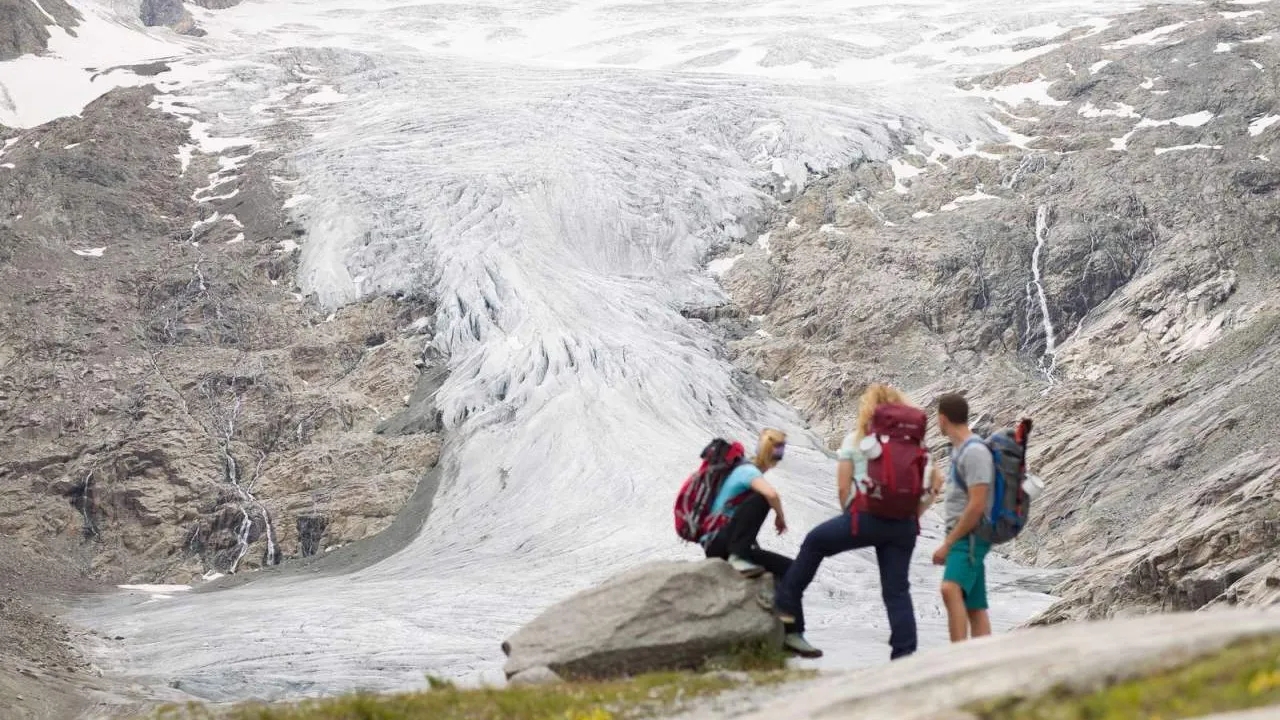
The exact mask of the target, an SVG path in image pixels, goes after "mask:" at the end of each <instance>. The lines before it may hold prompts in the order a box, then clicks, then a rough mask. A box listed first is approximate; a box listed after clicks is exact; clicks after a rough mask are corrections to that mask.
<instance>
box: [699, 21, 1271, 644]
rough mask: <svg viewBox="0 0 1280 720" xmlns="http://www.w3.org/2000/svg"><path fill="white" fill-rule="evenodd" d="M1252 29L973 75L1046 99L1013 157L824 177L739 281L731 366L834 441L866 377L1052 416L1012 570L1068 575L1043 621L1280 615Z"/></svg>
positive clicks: (1021, 118) (1261, 143)
mask: <svg viewBox="0 0 1280 720" xmlns="http://www.w3.org/2000/svg"><path fill="white" fill-rule="evenodd" d="M1256 10H1257V12H1253V13H1243V14H1236V13H1229V12H1228V13H1226V14H1224V13H1223V12H1222V8H1219V7H1217V6H1173V7H1161V8H1156V9H1150V10H1146V11H1143V12H1140V13H1136V14H1132V15H1129V16H1126V17H1122V18H1120V19H1118V20H1117V21H1116V22H1115V23H1114V24H1112V25H1111V26H1110V27H1108V28H1107V29H1106V30H1104V31H1102V32H1099V33H1096V34H1092V35H1090V34H1085V33H1076V34H1075V36H1074V39H1071V40H1069V41H1067V42H1065V43H1064V44H1063V45H1062V47H1061V48H1059V49H1057V50H1054V51H1052V52H1050V53H1047V54H1045V55H1043V56H1041V57H1038V58H1036V59H1034V60H1032V61H1029V62H1027V63H1025V64H1023V65H1020V66H1018V67H1015V68H1011V69H1009V70H1007V71H1004V72H1001V73H996V74H994V75H992V76H989V77H986V78H980V79H978V80H977V81H976V82H975V83H974V85H973V86H971V87H970V88H969V89H971V90H973V91H975V92H979V93H980V92H983V91H985V90H990V89H993V88H998V87H1001V88H1007V87H1010V86H1018V85H1022V84H1024V83H1034V82H1037V81H1039V80H1040V79H1043V80H1044V81H1047V82H1048V83H1049V85H1048V91H1047V92H1048V98H1047V99H1042V100H1041V102H1038V103H1037V102H1025V103H1022V104H1020V105H1015V106H1009V105H1004V104H1000V103H998V102H993V103H992V104H991V105H990V107H989V108H988V113H989V114H990V116H991V117H992V118H993V119H995V120H996V121H997V122H998V123H999V124H1001V125H1003V126H1006V127H1007V128H1009V129H1010V130H1012V133H1010V134H1008V135H1006V138H1008V137H1013V138H1014V140H1010V141H1009V142H1004V143H1001V142H999V141H996V142H992V143H990V144H988V145H986V146H985V147H983V148H981V153H978V152H976V151H970V152H967V153H962V154H960V155H959V156H955V155H954V154H953V153H952V154H949V153H951V151H948V150H946V148H945V146H944V145H942V144H936V145H937V146H936V147H935V145H931V144H930V143H929V142H928V140H927V139H924V138H921V139H917V140H916V141H915V143H914V144H913V145H912V146H911V147H910V148H904V149H903V152H902V155H901V157H900V158H899V159H898V161H897V163H896V164H895V165H889V164H886V163H874V162H867V163H862V164H859V165H857V166H855V167H853V168H849V169H846V170H843V171H840V172H836V173H833V174H831V175H830V176H828V177H825V178H820V179H818V180H817V181H816V182H814V183H813V184H812V185H810V186H809V188H808V189H807V190H806V191H805V192H804V193H803V194H801V195H800V196H798V197H797V198H795V199H794V200H792V201H790V202H788V203H787V204H786V205H785V206H784V207H783V212H781V213H780V214H779V216H778V217H776V218H775V219H774V221H773V222H772V223H771V224H770V226H769V227H767V228H765V229H766V230H767V231H768V232H769V233H770V240H769V243H768V250H767V251H762V250H760V249H755V248H753V249H748V250H747V251H746V253H745V255H744V256H743V257H742V258H741V259H740V260H739V261H738V262H737V263H736V264H735V265H734V266H733V267H732V269H731V270H730V271H729V272H728V273H726V275H725V276H724V280H725V286H726V288H727V289H728V290H729V292H730V293H731V295H732V297H733V299H734V301H735V303H736V304H737V305H738V306H739V307H740V308H742V309H743V310H744V311H745V312H746V313H749V314H751V315H756V316H763V318H762V319H761V320H760V322H759V323H758V325H757V326H756V329H758V330H761V331H763V332H752V333H749V334H747V335H745V336H743V337H741V338H740V339H736V340H733V341H732V342H731V343H730V348H731V352H732V353H733V355H734V357H735V361H736V362H737V363H738V364H739V366H740V367H742V368H743V369H744V370H748V371H752V372H755V373H758V374H759V375H760V376H761V377H762V378H763V379H765V380H766V381H770V382H772V383H773V388H774V390H775V392H777V393H778V394H779V395H781V396H782V397H783V398H785V399H787V400H789V401H791V402H792V403H793V404H795V405H796V406H797V407H799V408H800V409H801V411H802V412H803V413H805V415H806V417H807V418H808V419H809V420H810V421H811V422H812V423H813V424H814V425H815V426H817V427H818V428H820V429H821V430H822V431H824V432H825V433H826V434H827V435H828V439H829V440H830V441H831V442H832V443H835V442H838V440H839V438H840V437H841V436H842V435H843V433H844V432H846V431H847V429H848V426H849V424H850V422H851V419H852V417H853V416H854V414H855V412H856V407H855V405H856V402H857V398H858V395H859V394H860V392H861V390H862V388H863V387H864V386H865V385H866V383H868V382H871V381H876V380H888V381H891V382H894V383H896V384H899V385H900V386H903V387H904V388H906V389H908V390H910V391H912V392H913V393H914V395H915V397H916V398H917V399H918V400H919V401H920V402H925V403H927V402H931V401H932V400H933V398H935V397H936V396H937V395H938V394H939V393H941V392H944V391H948V390H953V389H957V388H963V389H965V390H967V391H968V393H969V395H970V397H971V398H972V404H973V406H974V408H975V410H976V411H977V412H978V413H979V414H980V415H982V416H983V418H984V420H986V421H989V422H994V423H1000V424H1004V423H1011V422H1013V421H1014V420H1015V419H1016V418H1017V417H1018V416H1019V415H1023V414H1029V415H1030V416H1032V417H1033V418H1035V419H1036V421H1037V426H1036V427H1037V429H1036V431H1035V433H1034V434H1033V438H1032V450H1031V456H1030V462H1031V464H1032V466H1033V468H1034V469H1035V470H1036V471H1037V472H1039V473H1041V474H1042V475H1044V476H1045V478H1046V479H1047V482H1048V487H1047V490H1046V493H1045V495H1044V497H1043V499H1042V500H1041V501H1040V502H1039V503H1038V504H1037V506H1036V509H1035V519H1034V522H1033V524H1032V526H1031V527H1030V528H1029V529H1028V530H1027V532H1026V533H1024V536H1023V537H1022V538H1020V539H1019V540H1018V541H1017V542H1016V543H1014V544H1012V545H1011V546H1010V547H1009V550H1010V551H1011V552H1013V553H1014V554H1016V555H1017V556H1018V557H1019V558H1020V559H1022V560H1024V561H1027V562H1031V563H1035V564H1039V565H1043V566H1046V567H1054V568H1063V567H1070V568H1074V570H1073V571H1072V574H1071V575H1070V576H1069V578H1068V579H1067V580H1066V581H1065V583H1064V584H1063V585H1062V586H1060V587H1058V588H1057V589H1056V592H1057V593H1058V594H1060V595H1062V596H1063V598H1064V599H1063V601H1062V603H1060V604H1059V605H1058V606H1057V607H1055V608H1054V609H1052V610H1051V611H1050V612H1049V613H1048V614H1047V615H1046V616H1045V618H1044V619H1045V621H1052V620H1064V619H1079V618H1096V617H1108V616H1110V615H1112V614H1115V613H1118V612H1120V613H1144V612H1152V611H1159V610H1181V609H1194V608H1199V607H1203V606H1205V605H1208V604H1232V603H1249V604H1263V603H1272V602H1276V601H1277V600H1280V565H1278V564H1277V563H1276V561H1275V560H1274V556H1275V553H1276V550H1277V549H1280V461H1277V460H1276V458H1277V457H1280V440H1278V439H1277V438H1276V435H1275V433H1274V431H1273V430H1272V429H1271V427H1270V425H1271V421H1270V418H1272V417H1274V416H1275V415H1276V412H1277V410H1280V400H1277V399H1276V398H1275V397H1274V393H1272V392H1271V390H1270V389H1271V388H1273V387H1275V386H1276V385H1277V384H1278V383H1280V334H1278V333H1277V332H1276V329H1277V328H1278V327H1280V291H1278V290H1277V287H1276V284H1275V280H1274V277H1275V273H1276V272H1277V270H1280V240H1277V238H1280V195H1278V194H1277V189H1280V173H1277V171H1276V170H1275V165H1274V163H1273V161H1280V124H1277V125H1268V124H1266V123H1268V122H1272V120H1268V118H1271V117H1272V116H1275V115H1280V97H1278V96H1277V89H1276V86H1275V84H1274V82H1273V81H1272V79H1271V73H1272V71H1273V69H1275V68H1280V48H1277V46H1276V44H1275V43H1274V42H1262V41H1258V42H1246V41H1250V40H1258V39H1259V38H1265V37H1267V36H1268V35H1271V36H1274V35H1275V34H1276V33H1277V31H1280V11H1277V10H1276V9H1275V8H1272V7H1270V6H1269V5H1259V6H1257V8H1256ZM1161 27H1169V28H1172V29H1171V30H1170V31H1169V33H1168V35H1167V36H1166V37H1163V38H1162V39H1160V40H1159V41H1158V42H1152V43H1142V42H1135V43H1125V42H1124V41H1126V40H1127V39H1129V38H1131V37H1133V36H1135V35H1137V34H1139V33H1143V32H1146V31H1149V30H1152V29H1154V28H1161ZM1018 135H1020V136H1021V137H1020V138H1018V137H1017V136H1018ZM1015 141H1016V144H1015ZM961 144H963V143H961ZM895 167H896V172H895ZM734 252H737V250H735V251H734ZM1051 350H1052V352H1051ZM939 449H940V448H939Z"/></svg>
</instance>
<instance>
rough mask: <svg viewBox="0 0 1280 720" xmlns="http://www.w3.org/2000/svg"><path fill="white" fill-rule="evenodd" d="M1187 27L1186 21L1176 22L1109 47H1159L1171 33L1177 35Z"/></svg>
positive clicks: (1114, 43)
mask: <svg viewBox="0 0 1280 720" xmlns="http://www.w3.org/2000/svg"><path fill="white" fill-rule="evenodd" d="M1186 26H1187V23H1186V22H1185V21H1184V22H1176V23H1174V24H1172V25H1163V26H1161V27H1158V28H1156V29H1155V30H1148V31H1147V32H1144V33H1142V34H1140V35H1134V36H1133V37H1131V38H1126V39H1124V40H1120V41H1118V42H1113V43H1111V44H1110V45H1108V46H1107V47H1113V48H1123V47H1133V46H1135V45H1159V44H1160V42H1161V41H1162V40H1164V39H1165V37H1166V36H1167V35H1169V34H1171V33H1175V32H1177V31H1179V30H1181V29H1182V28H1184V27H1186Z"/></svg>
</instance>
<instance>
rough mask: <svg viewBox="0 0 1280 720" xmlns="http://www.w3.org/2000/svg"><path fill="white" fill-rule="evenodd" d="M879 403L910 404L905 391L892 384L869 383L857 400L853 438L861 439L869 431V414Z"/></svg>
mask: <svg viewBox="0 0 1280 720" xmlns="http://www.w3.org/2000/svg"><path fill="white" fill-rule="evenodd" d="M881 405H911V406H912V407H915V406H914V405H912V403H911V401H910V400H909V399H907V396H906V394H905V393H903V392H902V391H901V390H899V389H898V388H896V387H894V386H892V385H886V384H884V383H871V384H870V385H868V386H867V389H866V390H865V391H864V392H863V393H862V399H861V400H860V401H858V420H857V423H856V424H855V425H854V426H853V435H854V440H855V441H857V440H862V438H864V437H866V435H867V433H869V432H871V416H872V415H874V414H875V412H876V408H878V407H880V406H881Z"/></svg>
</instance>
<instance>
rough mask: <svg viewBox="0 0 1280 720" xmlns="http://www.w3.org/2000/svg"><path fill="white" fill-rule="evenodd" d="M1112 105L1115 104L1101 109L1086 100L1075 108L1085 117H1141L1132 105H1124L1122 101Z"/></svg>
mask: <svg viewBox="0 0 1280 720" xmlns="http://www.w3.org/2000/svg"><path fill="white" fill-rule="evenodd" d="M1112 105H1115V107H1114V108H1111V109H1102V108H1099V107H1095V106H1094V104H1093V103H1091V102H1086V103H1085V104H1084V105H1082V106H1080V109H1079V110H1077V111H1076V112H1077V113H1079V114H1080V115H1083V116H1085V117H1087V118H1099V117H1118V118H1140V117H1142V116H1141V115H1139V114H1138V113H1136V112H1134V108H1133V106H1132V105H1126V104H1125V103H1122V102H1116V103H1112Z"/></svg>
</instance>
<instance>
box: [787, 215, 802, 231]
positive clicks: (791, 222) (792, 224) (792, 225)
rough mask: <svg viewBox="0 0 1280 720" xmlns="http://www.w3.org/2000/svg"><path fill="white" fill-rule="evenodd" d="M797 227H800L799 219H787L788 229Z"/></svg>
mask: <svg viewBox="0 0 1280 720" xmlns="http://www.w3.org/2000/svg"><path fill="white" fill-rule="evenodd" d="M798 227H800V223H799V221H797V220H796V219H795V218H791V219H790V220H789V221H787V228H788V229H790V230H795V229H796V228H798Z"/></svg>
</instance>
